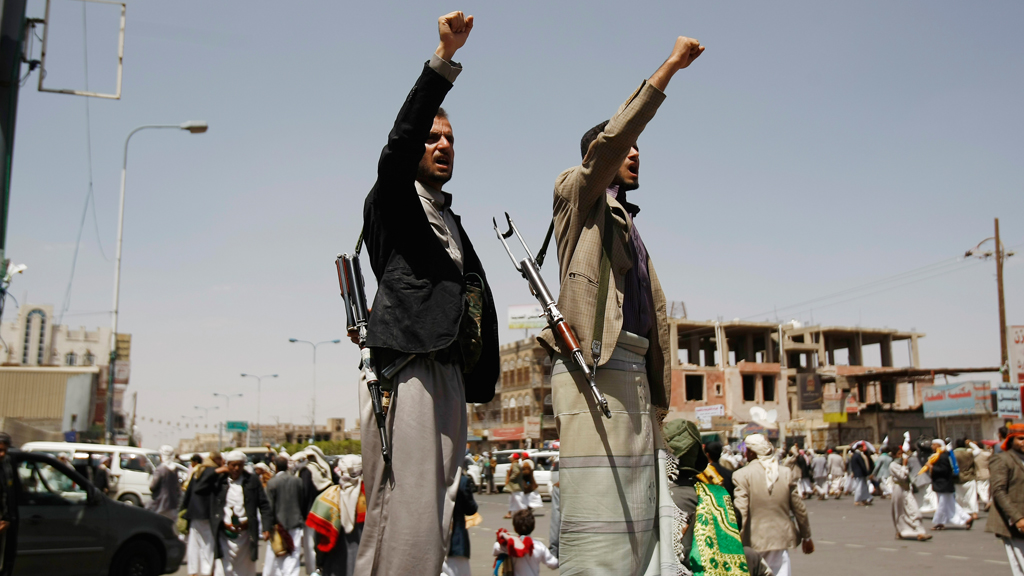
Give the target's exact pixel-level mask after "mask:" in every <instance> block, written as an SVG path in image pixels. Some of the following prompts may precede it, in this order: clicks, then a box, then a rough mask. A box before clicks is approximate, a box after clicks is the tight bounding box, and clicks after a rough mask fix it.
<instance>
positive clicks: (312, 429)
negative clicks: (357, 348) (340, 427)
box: [288, 338, 341, 444]
mask: <svg viewBox="0 0 1024 576" xmlns="http://www.w3.org/2000/svg"><path fill="white" fill-rule="evenodd" d="M288 341H289V342H291V343H292V344H294V343H296V342H301V343H303V344H309V345H310V346H312V347H313V421H312V422H311V423H310V425H309V431H310V435H309V443H310V444H312V443H313V440H314V439H315V438H316V347H317V346H319V345H321V344H338V343H339V342H341V340H324V341H323V342H317V343H316V344H313V343H312V342H310V341H309V340H299V339H297V338H289V339H288Z"/></svg>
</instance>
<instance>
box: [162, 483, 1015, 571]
mask: <svg viewBox="0 0 1024 576" xmlns="http://www.w3.org/2000/svg"><path fill="white" fill-rule="evenodd" d="M477 502H478V504H479V505H480V514H481V515H482V516H483V524H481V525H480V526H475V527H473V528H470V539H471V543H472V559H471V564H472V568H473V574H476V575H477V576H486V575H489V574H491V573H492V568H491V563H492V562H493V557H492V556H491V547H492V546H493V544H494V533H495V532H496V531H497V530H498V528H502V527H505V528H508V529H509V530H511V529H512V521H511V520H505V519H503V518H502V516H504V514H505V511H506V509H507V506H508V496H506V495H501V494H498V495H489V496H488V495H477ZM875 502H876V504H875V505H874V506H870V507H859V506H854V505H853V499H852V498H844V499H842V500H839V501H835V500H828V501H825V502H820V501H818V500H807V501H806V504H807V509H808V512H809V514H810V518H811V531H812V533H813V534H814V543H815V546H816V548H817V550H816V551H815V553H814V554H811V555H809V556H805V555H804V554H802V553H800V551H799V550H791V551H790V554H791V558H792V563H793V573H794V574H797V575H820V574H830V573H834V574H837V575H838V574H842V575H843V576H860V575H864V576H878V575H879V574H893V575H900V576H909V575H921V576H964V575H965V574H971V575H972V576H990V575H991V576H1005V575H1008V574H1010V567H1009V564H1008V563H1007V561H1006V554H1005V552H1004V551H1003V546H1002V543H1001V542H1000V541H999V540H998V539H996V538H995V537H994V536H992V535H991V534H987V533H986V532H985V531H984V529H985V513H984V512H982V514H981V518H979V519H978V521H977V522H975V526H974V528H973V529H972V530H969V531H965V530H946V531H942V532H932V534H933V535H934V536H935V537H934V538H933V539H932V540H931V541H929V542H915V541H907V540H896V539H895V538H894V536H895V531H894V529H893V525H892V515H891V508H890V506H891V503H890V501H889V500H877V499H876V500H875ZM544 507H545V509H544V510H543V511H538V514H539V515H538V516H537V528H536V530H535V532H534V535H535V536H536V537H537V538H538V539H539V540H541V541H542V542H545V543H547V541H548V526H549V522H550V518H551V509H550V507H551V503H550V502H545V503H544ZM925 526H926V527H929V528H930V526H931V523H930V522H929V521H928V520H927V519H926V520H925ZM262 553H263V549H262V548H261V550H260V556H261V562H260V566H259V567H260V568H262V556H263V554H262ZM541 572H542V573H545V574H554V573H557V570H548V569H547V568H542V569H541ZM176 574H177V575H181V576H184V575H185V574H186V570H185V569H184V567H182V569H181V570H179V571H178V572H176Z"/></svg>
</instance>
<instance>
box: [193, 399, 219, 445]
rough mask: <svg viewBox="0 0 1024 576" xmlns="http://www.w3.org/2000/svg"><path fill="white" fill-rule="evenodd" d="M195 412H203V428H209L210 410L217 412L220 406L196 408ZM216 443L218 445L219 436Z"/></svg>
mask: <svg viewBox="0 0 1024 576" xmlns="http://www.w3.org/2000/svg"><path fill="white" fill-rule="evenodd" d="M195 408H196V410H201V411H202V412H203V428H204V429H205V428H209V426H210V410H218V409H220V406H196V407H195ZM217 443H218V444H219V443H220V436H219V435H218V437H217Z"/></svg>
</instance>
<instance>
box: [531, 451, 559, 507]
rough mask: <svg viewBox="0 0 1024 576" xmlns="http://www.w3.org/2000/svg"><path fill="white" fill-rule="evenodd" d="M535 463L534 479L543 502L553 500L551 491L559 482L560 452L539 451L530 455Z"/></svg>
mask: <svg viewBox="0 0 1024 576" xmlns="http://www.w3.org/2000/svg"><path fill="white" fill-rule="evenodd" d="M530 460H532V461H533V463H534V469H533V479H534V480H535V481H536V482H537V492H539V493H540V497H541V499H542V500H551V489H552V488H553V487H554V485H555V482H558V467H557V465H556V462H557V460H558V450H538V451H536V452H531V453H530Z"/></svg>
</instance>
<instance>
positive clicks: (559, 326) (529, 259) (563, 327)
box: [491, 212, 612, 418]
mask: <svg viewBox="0 0 1024 576" xmlns="http://www.w3.org/2000/svg"><path fill="white" fill-rule="evenodd" d="M505 220H507V221H508V232H505V233H504V234H502V233H501V231H499V230H498V221H497V220H495V219H493V218H492V219H491V222H493V223H494V233H495V234H497V235H498V240H501V243H502V244H503V245H504V246H505V252H507V253H508V257H509V258H511V259H512V264H513V265H514V266H515V267H516V270H517V271H518V272H519V273H520V274H522V275H523V278H525V279H526V281H527V282H529V283H530V292H531V293H532V294H533V295H534V297H536V298H537V301H538V302H540V305H541V307H542V308H544V316H545V317H546V318H547V321H548V326H550V327H551V330H552V331H553V332H554V333H555V334H558V335H559V336H560V337H561V338H562V342H564V343H565V346H566V348H568V349H569V355H570V356H571V357H572V360H573V362H575V363H576V365H577V366H578V367H579V369H580V370H581V371H582V372H583V376H584V377H585V378H586V379H587V382H588V383H589V384H590V391H591V392H592V393H593V395H594V402H596V403H597V405H598V407H600V408H601V412H602V413H603V414H604V415H605V417H606V418H611V417H612V412H611V410H610V409H609V408H608V400H606V399H605V397H604V394H602V393H601V391H600V390H598V389H597V378H596V376H595V374H596V373H597V359H598V358H599V357H600V354H597V355H596V356H595V358H594V367H593V369H591V368H590V366H588V365H587V361H586V360H584V358H583V350H582V349H581V348H580V342H579V340H577V339H576V334H574V333H573V331H572V327H571V326H569V323H568V322H566V321H565V317H564V316H562V313H561V312H560V311H559V310H558V306H556V305H555V299H554V297H552V296H551V291H550V290H548V286H547V284H545V283H544V279H543V278H541V275H540V266H539V265H538V264H537V261H536V260H535V259H534V257H533V253H532V252H530V247H529V246H527V245H526V240H523V236H522V235H521V234H520V233H519V230H518V229H516V225H515V223H514V222H512V217H511V216H509V215H508V212H506V213H505ZM513 233H514V234H515V235H516V236H517V237H518V238H519V242H520V243H521V244H522V245H523V249H524V250H526V258H523V259H522V260H520V261H518V262H517V261H516V257H515V256H513V255H512V249H511V248H509V246H508V242H506V241H505V239H506V238H511V237H512V234H513ZM550 237H551V232H550V231H548V236H547V238H546V239H545V241H544V245H545V247H546V246H547V243H548V240H549V239H550Z"/></svg>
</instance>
